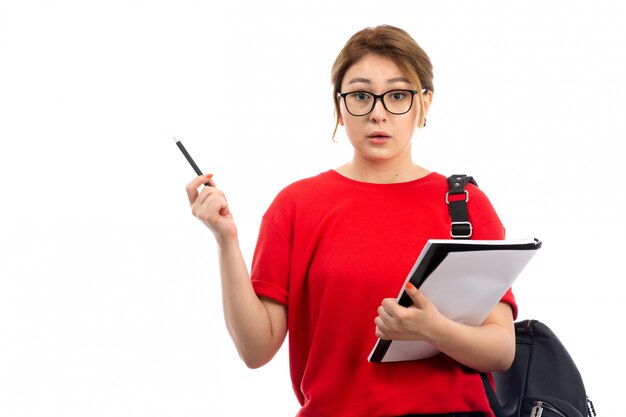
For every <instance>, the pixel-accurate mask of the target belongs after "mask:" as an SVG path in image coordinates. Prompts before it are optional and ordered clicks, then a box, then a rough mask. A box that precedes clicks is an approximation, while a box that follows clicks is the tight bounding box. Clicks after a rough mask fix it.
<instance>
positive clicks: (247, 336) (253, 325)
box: [187, 176, 287, 368]
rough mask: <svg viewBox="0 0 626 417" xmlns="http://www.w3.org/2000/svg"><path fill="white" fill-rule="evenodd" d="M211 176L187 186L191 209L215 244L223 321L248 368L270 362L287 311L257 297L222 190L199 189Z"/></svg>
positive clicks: (283, 330) (282, 337) (282, 332)
mask: <svg viewBox="0 0 626 417" xmlns="http://www.w3.org/2000/svg"><path fill="white" fill-rule="evenodd" d="M207 178H209V180H210V176H208V177H204V176H200V177H197V178H195V179H194V180H193V181H192V182H191V183H189V185H187V196H188V197H189V203H190V204H191V210H192V213H193V215H194V216H196V217H197V218H198V219H199V220H200V221H201V222H202V223H204V225H205V226H207V227H208V228H209V229H210V230H211V232H213V234H214V236H215V239H216V241H217V245H218V254H219V262H220V275H221V281H222V302H223V307H224V319H225V321H226V327H227V328H228V332H229V333H230V336H231V338H232V339H233V342H234V343H235V346H236V347H237V351H238V352H239V356H240V357H241V358H242V359H243V361H244V362H245V363H246V365H247V366H248V367H250V368H258V367H260V366H263V365H265V364H266V363H267V362H269V361H270V359H272V358H273V357H274V355H275V354H276V352H277V351H278V349H279V348H280V346H281V345H282V343H283V341H284V340H285V336H286V335H287V309H286V307H285V306H283V305H282V304H279V303H277V302H275V301H272V300H270V299H267V298H259V297H258V296H257V295H256V293H255V292H254V289H253V288H252V283H251V282H250V276H249V274H248V269H247V267H246V264H245V261H244V259H243V256H242V254H241V248H240V246H239V240H238V238H237V227H236V226H235V223H234V221H233V216H232V213H231V212H230V209H229V208H228V202H227V201H226V198H225V196H224V193H223V192H222V191H221V190H218V189H217V188H215V183H214V182H213V181H212V180H210V181H211V185H212V186H211V187H204V189H203V190H202V191H201V192H200V193H198V188H199V187H200V186H201V185H202V184H204V183H205V182H206V181H207Z"/></svg>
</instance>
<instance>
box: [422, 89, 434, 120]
mask: <svg viewBox="0 0 626 417" xmlns="http://www.w3.org/2000/svg"><path fill="white" fill-rule="evenodd" d="M432 102H433V92H432V91H430V90H428V91H426V94H424V117H425V116H426V114H427V113H428V109H429V108H430V104H431V103H432Z"/></svg>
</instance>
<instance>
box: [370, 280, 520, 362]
mask: <svg viewBox="0 0 626 417" xmlns="http://www.w3.org/2000/svg"><path fill="white" fill-rule="evenodd" d="M406 290H407V293H408V294H409V296H410V297H411V299H412V300H413V305H412V306H410V307H402V306H400V305H399V304H398V303H397V301H396V299H392V298H387V299H385V300H383V303H382V305H381V306H380V307H379V308H378V317H376V320H375V323H376V336H377V337H380V338H382V339H392V340H422V341H426V342H429V343H430V344H432V345H433V346H435V347H436V348H437V349H438V350H439V351H441V352H443V353H445V354H446V355H448V356H450V357H451V358H453V359H455V360H456V361H458V362H460V363H462V364H463V365H465V366H468V367H470V368H472V369H475V370H477V371H480V372H492V371H504V370H506V369H508V368H509V367H510V366H511V363H513V359H514V357H515V330H514V326H513V314H512V311H511V307H510V306H509V305H508V304H505V303H498V304H497V305H496V306H495V307H494V309H493V310H492V311H491V313H489V315H488V316H487V318H486V319H485V321H484V322H483V323H482V324H481V325H480V326H469V325H465V324H461V323H457V322H455V321H453V320H450V319H448V318H447V317H445V316H443V315H442V314H441V313H439V311H438V310H437V307H435V305H434V304H432V303H431V302H430V301H429V300H428V299H427V298H426V297H425V296H424V295H423V294H422V293H421V291H419V290H418V289H416V288H415V287H413V286H410V285H409V286H407V288H406Z"/></svg>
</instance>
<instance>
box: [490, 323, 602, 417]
mask: <svg viewBox="0 0 626 417" xmlns="http://www.w3.org/2000/svg"><path fill="white" fill-rule="evenodd" d="M515 347H516V350H515V360H514V361H513V365H512V366H511V368H509V370H508V371H506V372H494V373H493V377H494V380H495V384H496V396H497V398H498V400H499V404H500V405H501V406H502V410H503V411H504V415H506V416H516V417H517V416H531V417H533V416H534V417H539V416H543V417H552V416H555V417H557V416H559V417H560V416H567V417H593V416H595V415H596V413H595V410H594V408H593V404H592V403H591V400H589V398H588V397H587V393H586V391H585V384H584V383H583V379H582V377H581V375H580V372H579V371H578V368H577V367H576V364H575V363H574V361H573V360H572V357H571V356H570V354H569V353H568V352H567V349H565V346H563V344H562V343H561V341H560V340H559V338H558V337H557V336H556V335H555V334H554V333H553V332H552V330H550V328H548V326H546V325H545V324H543V323H541V322H539V321H537V320H524V321H520V322H516V323H515ZM485 388H486V389H487V390H491V385H489V386H488V387H487V386H486V387H485ZM492 407H493V404H492Z"/></svg>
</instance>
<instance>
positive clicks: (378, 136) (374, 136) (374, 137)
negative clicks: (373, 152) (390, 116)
mask: <svg viewBox="0 0 626 417" xmlns="http://www.w3.org/2000/svg"><path fill="white" fill-rule="evenodd" d="M367 138H368V139H369V140H370V142H372V143H387V142H388V141H389V139H391V136H389V135H388V134H387V133H385V132H372V133H370V134H369V135H367Z"/></svg>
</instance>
